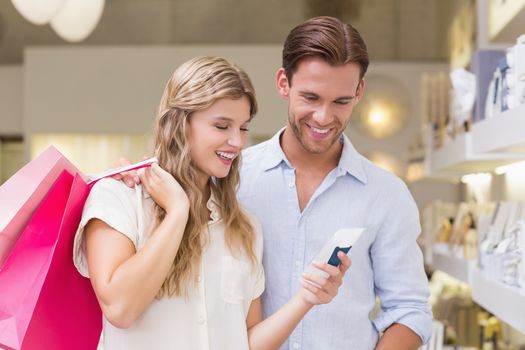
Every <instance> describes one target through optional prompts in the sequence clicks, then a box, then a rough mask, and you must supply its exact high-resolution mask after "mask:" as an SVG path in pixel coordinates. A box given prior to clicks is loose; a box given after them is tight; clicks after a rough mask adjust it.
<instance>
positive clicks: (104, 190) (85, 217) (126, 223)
mask: <svg viewBox="0 0 525 350" xmlns="http://www.w3.org/2000/svg"><path fill="white" fill-rule="evenodd" d="M132 198H134V190H133V189H130V188H127V187H125V185H124V184H122V183H120V181H116V180H113V179H103V180H101V181H99V182H97V183H96V184H95V185H94V186H93V188H92V189H91V192H90V193H89V196H88V198H87V200H86V203H85V205H84V210H83V212H82V218H81V220H80V225H79V227H78V229H77V232H76V234H75V240H74V246H73V261H74V263H75V266H76V268H77V270H78V272H80V274H81V275H82V276H84V277H89V272H88V267H87V260H86V247H85V239H84V229H85V227H86V225H87V224H88V222H89V221H90V220H91V219H99V220H102V221H104V222H105V223H106V224H108V225H109V226H111V227H112V228H114V229H115V230H117V231H118V232H120V233H121V234H123V235H124V236H126V237H127V238H129V240H131V242H132V243H133V245H134V246H135V249H137V248H138V235H139V233H138V225H137V213H136V210H135V208H134V206H133V201H132Z"/></svg>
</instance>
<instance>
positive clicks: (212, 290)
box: [75, 57, 350, 350]
mask: <svg viewBox="0 0 525 350" xmlns="http://www.w3.org/2000/svg"><path fill="white" fill-rule="evenodd" d="M256 111H257V104H256V100H255V93H254V89H253V87H252V84H251V82H250V80H249V78H248V76H247V75H246V73H245V72H244V71H242V70H240V69H239V68H238V67H236V66H234V65H231V64H230V63H228V62H227V61H226V60H224V59H222V58H214V57H201V58H195V59H192V60H190V61H188V62H186V63H185V64H183V65H182V66H180V67H179V68H178V69H177V70H176V71H175V72H174V74H173V76H172V77H171V79H170V80H169V82H168V84H167V86H166V88H165V90H164V94H163V96H162V99H161V102H160V106H159V110H158V115H157V119H156V132H155V156H156V157H157V158H158V164H154V165H153V166H152V167H151V168H148V169H146V170H145V171H143V172H140V173H139V176H140V180H141V185H137V186H136V187H135V188H133V189H132V188H129V187H127V186H126V185H125V184H124V183H123V182H121V181H117V180H114V179H106V180H102V181H100V182H99V183H97V184H96V185H95V186H94V187H93V189H92V191H91V193H90V196H89V198H88V200H87V202H86V205H85V209H84V213H83V216H82V221H81V224H80V227H79V230H78V232H77V236H76V240H75V264H76V266H77V268H78V270H79V271H80V272H81V273H82V274H83V275H85V276H87V277H89V278H90V279H91V282H92V285H93V288H94V290H95V292H96V295H97V298H98V300H99V303H100V306H101V308H102V311H103V314H104V322H103V327H104V341H105V349H106V350H113V349H181V350H192V349H217V350H226V349H227V350H235V349H277V348H278V347H279V346H280V344H282V343H283V342H284V341H285V339H286V338H287V337H288V335H289V334H290V333H291V331H292V330H293V329H294V327H295V326H296V325H297V323H298V322H299V321H300V320H301V319H302V317H303V316H304V315H305V314H306V313H307V312H308V311H309V310H310V309H311V308H312V307H313V306H314V305H317V304H323V303H327V302H329V301H331V300H332V299H333V298H334V297H335V296H336V294H337V291H338V288H339V286H340V285H341V283H342V282H341V281H342V277H343V275H344V273H345V271H346V270H347V269H348V267H349V266H350V260H349V259H348V257H347V256H346V255H344V254H342V253H341V254H340V256H339V258H340V259H341V261H342V264H341V265H340V266H339V267H338V268H336V267H333V266H330V265H327V264H318V267H319V268H320V269H322V270H324V271H325V272H327V273H328V276H329V277H328V278H322V277H319V276H316V275H305V276H303V280H302V281H297V283H298V284H299V283H301V284H302V285H301V286H300V288H298V290H299V291H298V293H297V294H296V295H295V296H294V297H293V298H292V299H291V300H290V301H289V302H288V304H286V305H285V306H283V308H282V309H280V310H279V311H277V312H276V313H275V314H274V315H272V316H270V317H269V318H268V319H266V320H264V321H261V320H262V315H261V304H260V299H259V298H260V295H261V294H262V292H263V290H264V272H263V268H262V264H261V259H262V238H261V229H260V226H259V224H258V223H257V221H256V220H255V219H254V218H253V217H251V216H250V215H249V214H248V213H246V212H245V211H244V210H242V209H241V208H240V207H239V204H238V202H237V200H236V188H237V186H238V183H239V173H238V168H239V162H240V152H241V149H242V148H243V146H244V145H245V143H246V138H247V131H248V125H249V122H250V120H251V119H252V117H253V116H254V115H255V113H256ZM268 249H271V247H268Z"/></svg>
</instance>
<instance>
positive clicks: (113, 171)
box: [87, 157, 158, 186]
mask: <svg viewBox="0 0 525 350" xmlns="http://www.w3.org/2000/svg"><path fill="white" fill-rule="evenodd" d="M153 163H158V160H157V157H152V158H149V159H146V160H143V161H142V162H138V163H135V164H131V165H126V166H122V167H119V168H115V169H111V170H108V171H105V172H103V173H101V174H98V175H94V176H92V177H90V179H89V180H88V182H87V185H88V186H93V185H94V184H95V183H97V181H99V180H102V179H104V178H106V177H111V176H114V175H117V174H120V173H125V172H126V171H131V170H137V169H140V168H146V167H149V166H150V165H151V164H153Z"/></svg>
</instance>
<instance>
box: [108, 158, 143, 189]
mask: <svg viewBox="0 0 525 350" xmlns="http://www.w3.org/2000/svg"><path fill="white" fill-rule="evenodd" d="M148 158H149V157H144V158H142V160H146V159H148ZM130 164H131V163H130V162H129V161H128V160H127V159H125V158H120V159H119V162H118V164H117V165H116V167H121V166H126V165H130ZM112 177H113V178H114V179H115V180H119V181H123V182H124V183H125V184H126V186H128V187H131V188H133V187H135V185H138V184H140V177H139V175H138V173H137V170H130V171H127V172H125V173H120V174H117V175H113V176H112Z"/></svg>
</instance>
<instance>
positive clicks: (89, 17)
mask: <svg viewBox="0 0 525 350" xmlns="http://www.w3.org/2000/svg"><path fill="white" fill-rule="evenodd" d="M103 9H104V0H66V2H65V3H64V6H63V7H62V9H60V11H59V12H58V13H57V14H56V15H55V16H54V17H53V18H52V19H51V28H53V30H54V31H55V32H56V33H57V34H58V35H59V36H60V37H61V38H62V39H64V40H67V41H70V42H79V41H82V40H84V39H85V38H87V37H88V36H89V34H91V32H92V31H93V30H94V29H95V27H96V26H97V24H98V22H99V20H100V17H102V10H103Z"/></svg>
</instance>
